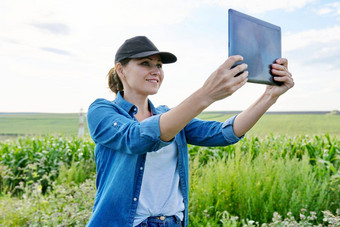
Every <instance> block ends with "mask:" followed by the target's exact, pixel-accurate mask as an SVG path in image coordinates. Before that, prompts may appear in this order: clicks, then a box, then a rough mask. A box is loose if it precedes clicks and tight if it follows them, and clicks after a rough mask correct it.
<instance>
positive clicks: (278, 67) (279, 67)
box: [271, 64, 287, 71]
mask: <svg viewBox="0 0 340 227" xmlns="http://www.w3.org/2000/svg"><path fill="white" fill-rule="evenodd" d="M271 67H272V69H277V70H282V71H287V68H286V67H285V66H283V65H279V64H272V65H271Z"/></svg>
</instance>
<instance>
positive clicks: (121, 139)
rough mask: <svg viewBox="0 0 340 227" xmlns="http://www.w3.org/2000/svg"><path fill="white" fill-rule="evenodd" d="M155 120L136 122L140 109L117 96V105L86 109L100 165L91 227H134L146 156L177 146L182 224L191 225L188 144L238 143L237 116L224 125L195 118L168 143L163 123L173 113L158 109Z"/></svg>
mask: <svg viewBox="0 0 340 227" xmlns="http://www.w3.org/2000/svg"><path fill="white" fill-rule="evenodd" d="M149 106H150V108H151V110H152V113H153V116H151V117H149V118H147V119H145V120H143V121H141V122H138V120H137V119H136V118H135V117H134V115H135V114H136V113H137V111H138V110H137V107H136V106H135V105H133V104H131V103H129V102H127V101H126V100H124V98H123V97H122V94H121V93H118V94H117V97H116V99H115V100H114V101H108V100H105V99H97V100H96V101H94V102H93V103H92V104H91V105H90V107H89V110H88V114H87V120H88V127H89V130H90V135H91V137H92V139H93V140H94V142H95V144H96V147H95V159H96V165H97V179H96V187H97V192H96V197H95V202H94V207H93V211H92V216H91V218H90V220H89V222H88V223H87V226H96V227H97V226H105V227H106V226H133V222H134V216H135V213H136V209H137V205H138V199H139V193H140V189H141V184H142V179H143V171H144V164H145V158H146V152H153V151H157V150H159V149H160V148H162V147H164V146H166V145H168V144H170V143H171V142H173V141H175V143H176V146H177V150H178V170H179V175H180V188H181V191H182V194H183V198H184V205H185V212H184V224H185V226H187V225H188V201H189V198H188V196H189V157H188V149H187V144H193V145H200V146H226V145H230V144H233V143H236V142H238V141H239V139H240V138H238V137H237V136H236V135H235V134H234V132H233V128H232V125H233V122H234V119H235V116H234V117H232V118H230V119H228V120H226V121H225V122H224V123H221V122H216V121H203V120H199V119H196V118H195V119H193V120H192V121H191V122H190V123H189V124H187V125H186V126H185V128H184V129H183V130H182V131H180V132H179V133H178V134H177V135H176V137H175V138H174V139H173V140H172V141H169V142H164V141H162V140H161V139H160V128H159V118H160V116H161V114H163V113H165V112H167V111H168V110H169V108H168V107H166V106H160V107H157V108H155V107H154V106H153V104H152V103H151V102H150V101H149Z"/></svg>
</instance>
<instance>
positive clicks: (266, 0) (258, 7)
mask: <svg viewBox="0 0 340 227" xmlns="http://www.w3.org/2000/svg"><path fill="white" fill-rule="evenodd" d="M313 1H314V0H281V1H272V0H259V1H254V0H246V1H242V4H240V2H239V1H235V0H205V2H206V3H216V4H218V5H220V6H223V7H226V8H236V9H239V10H243V11H244V12H247V13H264V12H267V11H272V10H278V9H283V10H286V11H292V10H295V9H299V8H302V7H304V6H305V5H307V4H308V3H311V2H313Z"/></svg>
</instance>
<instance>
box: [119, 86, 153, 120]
mask: <svg viewBox="0 0 340 227" xmlns="http://www.w3.org/2000/svg"><path fill="white" fill-rule="evenodd" d="M123 96H124V92H121V91H118V93H117V97H116V99H115V100H114V101H115V102H116V103H117V104H118V105H119V106H120V107H121V108H123V109H124V110H125V111H126V112H128V113H130V111H132V112H135V113H137V107H136V106H135V105H133V104H132V103H130V102H128V101H126V100H125V99H124V98H123ZM148 102H149V107H150V108H151V111H152V113H153V114H154V115H155V114H157V110H156V108H155V107H154V105H153V104H152V102H151V101H150V100H149V99H148Z"/></svg>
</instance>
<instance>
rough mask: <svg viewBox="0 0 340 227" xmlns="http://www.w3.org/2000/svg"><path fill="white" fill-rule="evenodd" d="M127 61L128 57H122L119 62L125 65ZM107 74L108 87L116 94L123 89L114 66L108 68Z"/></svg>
mask: <svg viewBox="0 0 340 227" xmlns="http://www.w3.org/2000/svg"><path fill="white" fill-rule="evenodd" d="M129 61H130V59H129V58H127V59H123V60H122V61H120V63H121V64H122V66H125V65H127V63H129ZM107 76H108V84H109V88H110V90H111V91H113V92H114V93H116V94H117V93H118V91H123V90H124V87H123V83H122V81H121V80H120V78H119V76H118V73H117V71H116V68H115V67H113V68H112V69H110V71H109V73H108V74H107Z"/></svg>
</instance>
